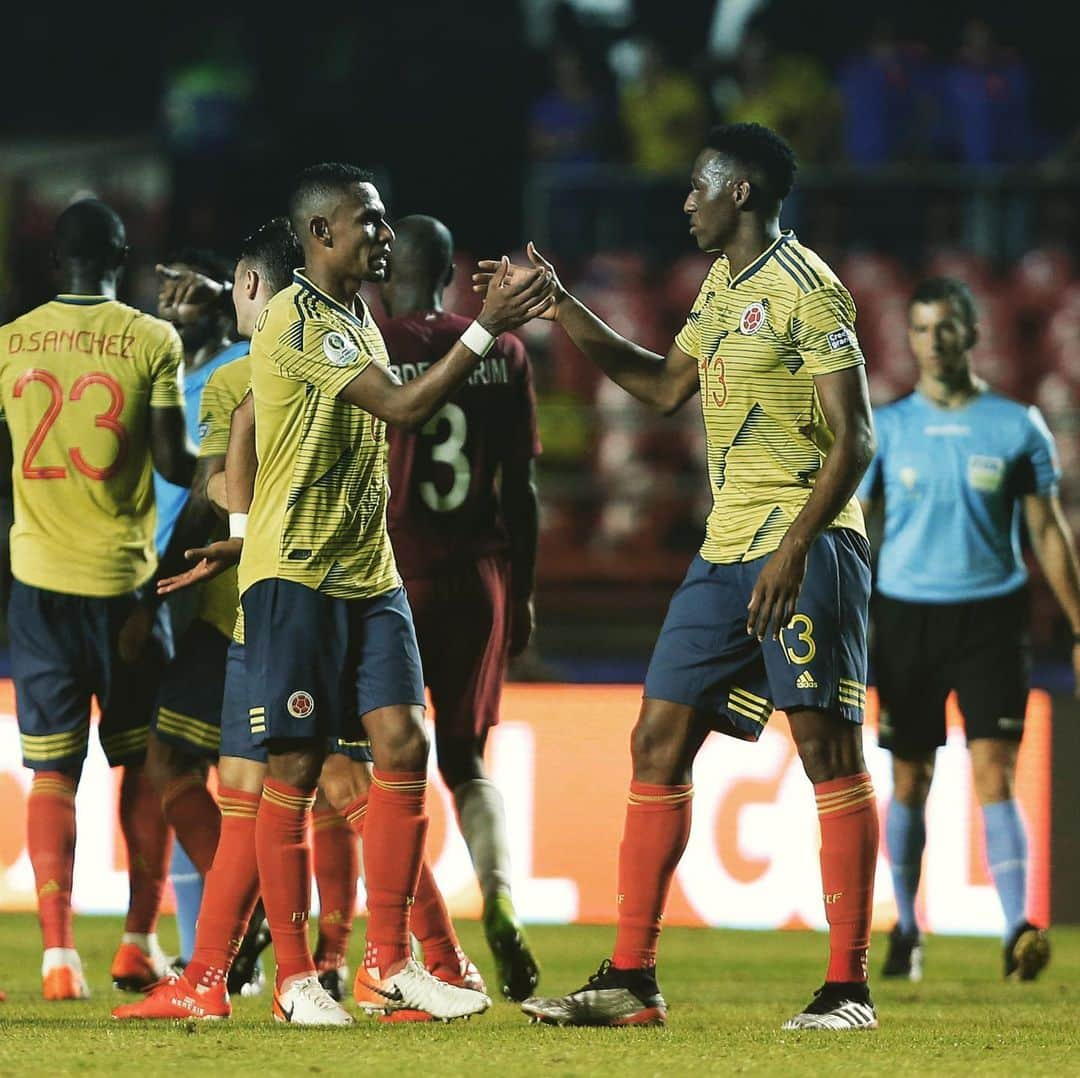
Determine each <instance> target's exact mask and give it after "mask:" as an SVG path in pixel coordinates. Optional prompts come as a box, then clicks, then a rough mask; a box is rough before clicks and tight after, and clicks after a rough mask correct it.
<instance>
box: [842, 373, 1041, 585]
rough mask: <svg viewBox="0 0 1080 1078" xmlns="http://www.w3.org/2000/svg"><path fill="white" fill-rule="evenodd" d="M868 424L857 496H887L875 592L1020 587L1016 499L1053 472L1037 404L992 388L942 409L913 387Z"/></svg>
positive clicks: (1024, 572) (1024, 574) (1023, 574)
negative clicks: (868, 448)
mask: <svg viewBox="0 0 1080 1078" xmlns="http://www.w3.org/2000/svg"><path fill="white" fill-rule="evenodd" d="M874 425H875V427H876V430H877V442H878V450H877V454H876V456H875V457H874V459H873V462H872V463H871V465H870V467H869V468H868V469H867V472H866V475H865V476H864V477H863V481H862V483H861V484H860V486H859V490H858V495H859V498H860V499H863V500H871V499H873V498H876V497H882V496H884V499H885V537H884V540H883V542H882V546H881V552H880V555H879V557H878V567H877V590H878V591H879V592H881V594H883V595H887V596H889V597H890V598H893V599H903V600H907V601H908V602H919V603H957V602H968V601H970V600H973V599H989V598H992V597H993V596H995V595H1005V594H1007V593H1008V592H1011V591H1015V590H1016V589H1017V588H1019V587H1021V585H1023V583H1024V582H1025V581H1026V580H1027V570H1026V569H1025V567H1024V561H1023V558H1022V557H1021V553H1020V510H1021V505H1020V499H1021V498H1022V497H1023V496H1024V495H1025V494H1051V493H1053V492H1055V491H1056V490H1057V484H1058V480H1059V479H1060V478H1061V469H1060V467H1059V465H1058V459H1057V452H1056V450H1055V448H1054V439H1053V436H1052V435H1051V433H1050V431H1049V429H1048V428H1047V426H1046V421H1045V420H1044V419H1043V417H1042V415H1041V414H1040V412H1039V410H1038V408H1035V407H1031V406H1028V405H1025V404H1019V403H1017V402H1016V401H1012V400H1009V399H1008V398H1006V397H1002V396H999V395H998V394H997V393H994V392H992V391H990V390H986V391H984V392H981V393H979V394H978V395H977V396H975V397H973V398H972V399H971V400H970V401H969V402H968V403H967V404H965V405H964V406H963V407H961V408H941V407H938V406H937V405H936V404H933V403H932V402H931V401H929V400H928V399H927V398H926V397H924V396H923V395H922V394H920V393H917V392H916V393H911V394H910V395H909V396H907V397H903V398H901V399H900V400H898V401H895V402H893V403H892V404H887V405H885V406H884V407H882V408H875V409H874Z"/></svg>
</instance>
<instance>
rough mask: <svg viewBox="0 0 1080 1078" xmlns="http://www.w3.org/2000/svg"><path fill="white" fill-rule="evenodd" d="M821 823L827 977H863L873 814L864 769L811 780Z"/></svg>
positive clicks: (875, 848)
mask: <svg viewBox="0 0 1080 1078" xmlns="http://www.w3.org/2000/svg"><path fill="white" fill-rule="evenodd" d="M814 795H815V796H816V798H817V810H818V822H819V823H820V825H821V883H822V887H823V889H824V895H825V918H826V920H827V921H828V922H829V969H828V972H827V973H826V974H825V980H827V981H865V980H866V954H867V951H868V950H869V948H870V918H871V915H872V914H873V910H874V869H875V868H876V867H877V852H878V817H877V802H876V801H875V800H874V787H873V784H872V783H871V781H870V776H869V775H868V774H866V772H862V773H861V774H858V775H848V776H846V777H845V778H842V779H832V780H831V781H829V782H818V783H815V784H814Z"/></svg>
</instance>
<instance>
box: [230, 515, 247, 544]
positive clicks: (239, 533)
mask: <svg viewBox="0 0 1080 1078" xmlns="http://www.w3.org/2000/svg"><path fill="white" fill-rule="evenodd" d="M247 518H248V515H247V513H230V514H229V538H230V539H243V538H244V536H245V535H246V534H247Z"/></svg>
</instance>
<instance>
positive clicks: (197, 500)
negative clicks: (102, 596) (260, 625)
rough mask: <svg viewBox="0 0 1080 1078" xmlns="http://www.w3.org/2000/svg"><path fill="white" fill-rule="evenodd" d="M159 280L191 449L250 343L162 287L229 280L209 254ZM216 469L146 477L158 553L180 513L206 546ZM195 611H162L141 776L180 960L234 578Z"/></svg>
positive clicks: (197, 889)
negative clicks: (158, 817) (215, 390)
mask: <svg viewBox="0 0 1080 1078" xmlns="http://www.w3.org/2000/svg"><path fill="white" fill-rule="evenodd" d="M157 271H158V274H159V275H160V277H161V280H162V284H163V286H164V287H163V288H162V291H161V293H160V296H159V303H158V315H159V316H160V317H162V318H165V319H166V320H168V321H170V322H172V323H173V324H174V325H175V326H176V328H177V332H178V333H179V334H180V339H181V341H182V342H183V345H184V361H183V365H182V367H181V373H180V384H181V386H182V388H183V394H184V414H185V416H186V417H187V433H188V437H189V439H190V440H191V444H192V445H194V446H196V447H198V445H199V442H200V438H201V432H202V426H203V424H202V413H201V400H202V393H203V387H204V386H205V385H206V383H207V380H208V379H209V378H210V376H211V375H212V374H213V372H214V371H215V370H217V369H218V368H219V367H221V366H223V365H224V364H226V363H231V362H232V361H233V360H236V359H238V358H239V357H241V356H244V355H247V350H248V343H247V341H246V340H245V341H233V340H232V338H233V336H234V334H235V332H236V329H235V326H234V324H233V312H232V304H231V303H229V304H228V309H226V306H225V304H223V303H221V302H217V303H206V304H201V305H195V304H185V305H184V306H183V307H182V308H181V307H180V306H179V305H177V304H175V303H174V302H173V296H172V289H171V288H170V287H168V286H169V284H170V283H171V282H173V281H175V280H176V279H177V278H179V277H181V276H182V275H183V274H184V273H185V271H196V272H200V273H203V274H206V275H208V276H210V277H214V278H217V279H218V280H223V279H225V278H230V279H231V276H232V266H231V265H230V264H228V263H227V261H226V260H225V259H223V258H222V256H220V255H217V254H215V253H214V252H213V251H204V250H198V249H193V250H185V251H182V252H180V253H178V254H177V255H176V256H175V257H174V258H172V259H170V260H169V262H167V263H166V264H164V265H159V266H158V267H157ZM226 296H227V293H226ZM224 467H225V459H224V456H223V455H221V454H218V455H213V456H211V455H205V454H202V453H200V454H199V462H198V465H197V467H196V472H195V477H194V479H193V480H192V484H191V489H190V491H189V490H187V489H185V488H184V487H178V486H175V485H174V484H172V483H169V482H167V481H166V480H165V479H163V478H162V477H161V476H158V475H155V476H154V497H155V500H156V502H157V517H158V522H157V536H156V545H157V548H158V550H159V551H163V550H164V549H165V548H166V546H167V545H168V542H169V539H170V537H171V535H172V532H173V529H174V527H175V525H176V522H177V519H178V518H179V517H180V515H181V512H183V514H184V515H185V517H186V518H188V520H187V526H189V527H191V528H197V529H200V530H202V534H203V536H204V537H206V536H209V535H210V534H211V531H212V529H213V528H214V526H215V524H216V523H217V517H216V515H215V513H214V509H213V507H212V505H211V504H210V502H209V500H208V499H207V498H206V496H205V490H206V486H207V482H208V480H209V477H210V476H211V475H213V474H216V473H217V472H221V471H223V470H224ZM195 603H196V605H195V607H194V609H192V607H191V605H190V603H186V604H185V605H184V606H183V607H182V608H177V607H176V606H175V605H174V606H173V607H172V608H171V609H170V614H171V615H172V622H173V632H174V634H175V636H176V639H177V644H176V655H175V656H174V658H173V660H172V662H170V663H169V665H168V666H167V667H166V669H165V672H164V674H163V676H162V681H161V686H160V688H159V690H158V699H157V704H156V706H155V709H154V719H153V722H152V724H151V731H150V739H149V742H148V745H147V758H146V768H147V774H148V775H149V776H150V781H151V782H152V783H153V784H154V787H155V789H157V790H158V792H159V793H160V794H161V797H162V808H163V811H164V814H165V819H166V820H167V821H168V823H169V824H170V826H172V828H173V829H174V831H175V833H176V838H177V842H176V844H175V845H174V846H173V859H172V866H171V869H170V880H171V882H172V884H173V891H174V893H175V895H176V920H177V926H178V928H179V933H180V955H181V959H182V960H183V961H186V960H187V959H188V958H190V957H191V952H192V948H193V945H194V936H195V919H196V917H197V916H198V912H199V904H200V902H201V900H202V879H203V877H204V876H205V875H206V873H207V871H208V870H209V868H210V864H211V862H212V861H213V857H214V849H215V847H216V845H217V837H218V831H219V830H220V814H219V813H218V810H217V806H216V805H215V804H214V799H213V798H212V797H211V796H210V793H209V791H208V790H207V789H206V772H207V766H208V763H210V762H212V761H214V760H216V759H217V752H218V727H219V724H220V721H221V695H222V688H223V682H224V678H225V651H226V649H227V647H228V645H229V638H230V636H231V634H232V623H233V620H234V618H235V616H236V578H235V575H233V576H232V577H231V579H229V578H226V579H225V580H223V581H220V580H219V581H217V582H214V583H210V582H208V583H207V584H206V585H205V586H204V587H203V588H201V589H200V591H199V593H198V595H197V596H196V597H195ZM154 979H156V978H154ZM149 983H152V980H151V981H149V982H143V983H141V984H140V983H138V982H136V986H137V987H144V988H145V987H147V986H148V984H149Z"/></svg>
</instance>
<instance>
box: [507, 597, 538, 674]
mask: <svg viewBox="0 0 1080 1078" xmlns="http://www.w3.org/2000/svg"><path fill="white" fill-rule="evenodd" d="M535 628H536V607H535V606H534V605H533V601H532V599H531V598H530V599H514V600H513V601H512V603H511V606H510V657H511V658H512V659H513V658H516V657H517V656H518V655H520V654H521V653H522V652H523V651H524V650H525V649H526V648H527V647H528V646H529V641H530V640H531V639H532V634H533V629H535Z"/></svg>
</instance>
